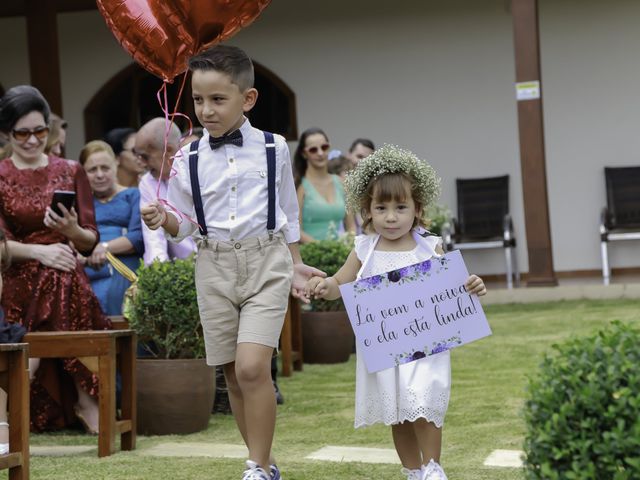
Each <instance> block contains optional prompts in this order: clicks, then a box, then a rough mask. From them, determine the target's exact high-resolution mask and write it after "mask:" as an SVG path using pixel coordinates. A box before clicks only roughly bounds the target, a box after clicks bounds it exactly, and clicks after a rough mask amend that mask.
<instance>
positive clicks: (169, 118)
mask: <svg viewBox="0 0 640 480" xmlns="http://www.w3.org/2000/svg"><path fill="white" fill-rule="evenodd" d="M186 78H187V74H186V73H185V74H184V77H183V80H182V86H181V87H180V91H179V93H178V98H177V99H176V104H175V107H174V110H173V112H172V113H169V98H168V93H167V85H168V82H167V81H166V80H165V81H163V82H162V86H161V87H160V89H159V90H158V93H157V95H156V97H157V99H158V103H159V105H160V109H161V110H162V112H163V113H164V120H165V131H164V141H163V149H162V158H163V159H164V158H165V156H166V155H167V148H168V145H169V134H170V133H171V126H172V125H173V124H174V123H175V122H174V119H175V117H184V118H186V119H187V121H188V122H189V135H191V132H192V131H193V129H192V126H193V124H192V122H191V119H190V118H189V117H188V116H187V115H185V114H183V113H179V112H178V105H179V103H180V97H181V96H182V92H183V89H184V85H185V81H186ZM184 138H185V137H184V136H181V137H180V140H182V139H184ZM182 156H183V155H182V149H180V148H179V149H178V151H177V152H176V154H175V155H173V156H171V159H172V165H171V172H170V173H169V178H168V179H167V181H168V180H169V179H171V178H173V177H175V176H176V175H177V173H178V172H177V170H176V169H175V168H174V167H173V162H174V161H175V160H177V159H179V158H181V157H182ZM164 166H165V162H164V160H163V161H162V164H161V165H160V177H159V178H160V179H162V174H163V171H164ZM161 181H162V180H160V181H159V182H158V187H157V188H156V198H157V200H158V203H160V204H161V205H163V206H165V207H166V208H168V209H169V210H171V211H172V212H174V213H175V214H176V215H177V217H178V224H181V223H182V221H183V220H187V221H189V222H191V223H193V224H194V225H196V226H197V227H198V228H200V224H199V223H198V222H196V221H195V220H193V219H192V218H191V217H189V216H188V215H185V214H184V213H183V212H181V211H180V210H178V209H177V208H176V207H174V206H173V205H171V203H169V202H168V201H167V199H165V198H160V182H161Z"/></svg>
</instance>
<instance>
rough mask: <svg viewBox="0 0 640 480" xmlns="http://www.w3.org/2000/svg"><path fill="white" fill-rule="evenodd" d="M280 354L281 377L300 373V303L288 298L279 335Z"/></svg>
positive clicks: (290, 297)
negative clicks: (296, 372) (295, 372)
mask: <svg viewBox="0 0 640 480" xmlns="http://www.w3.org/2000/svg"><path fill="white" fill-rule="evenodd" d="M280 352H281V354H282V376H283V377H290V376H291V374H292V368H291V367H292V366H293V370H296V371H302V360H303V356H302V327H301V324H300V302H299V300H297V299H295V298H293V297H292V296H289V308H288V309H287V313H286V315H285V317H284V324H283V325H282V333H281V334H280Z"/></svg>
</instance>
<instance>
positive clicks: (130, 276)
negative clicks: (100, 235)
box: [106, 252, 138, 283]
mask: <svg viewBox="0 0 640 480" xmlns="http://www.w3.org/2000/svg"><path fill="white" fill-rule="evenodd" d="M106 255H107V260H109V263H111V265H112V266H113V268H115V269H116V270H117V271H118V273H119V274H120V275H122V276H123V277H124V278H126V279H127V280H129V281H130V282H131V283H135V282H136V280H138V276H137V275H136V273H135V272H134V271H133V270H131V269H130V268H129V267H127V266H126V265H125V264H124V263H122V262H121V261H120V260H118V258H116V256H115V255H114V254H113V253H111V252H107V253H106Z"/></svg>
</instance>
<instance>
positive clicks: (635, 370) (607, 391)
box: [524, 322, 640, 480]
mask: <svg viewBox="0 0 640 480" xmlns="http://www.w3.org/2000/svg"><path fill="white" fill-rule="evenodd" d="M639 347H640V331H639V330H637V329H636V328H634V327H631V326H629V325H624V324H622V323H620V322H613V324H612V325H611V326H609V327H608V328H606V329H604V330H602V331H600V332H598V333H597V334H595V335H593V336H590V337H586V338H577V339H573V340H570V341H568V342H566V343H565V344H562V345H554V347H553V348H554V349H555V351H556V354H555V355H554V356H550V355H547V356H545V358H544V360H543V362H542V365H541V367H540V371H539V372H538V374H537V376H535V377H533V378H530V379H529V386H528V398H527V400H526V403H525V411H524V413H525V420H526V424H527V433H526V436H525V444H524V448H525V453H526V460H525V473H526V478H528V479H545V480H556V479H558V480H559V479H569V480H571V479H580V480H588V479H605V478H606V479H612V480H625V479H638V478H640V348H639Z"/></svg>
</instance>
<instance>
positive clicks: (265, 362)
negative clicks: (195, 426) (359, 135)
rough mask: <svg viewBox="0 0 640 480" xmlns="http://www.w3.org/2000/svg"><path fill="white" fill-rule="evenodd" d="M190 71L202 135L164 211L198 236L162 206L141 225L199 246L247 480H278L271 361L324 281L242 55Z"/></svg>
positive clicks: (181, 166) (217, 355)
mask: <svg viewBox="0 0 640 480" xmlns="http://www.w3.org/2000/svg"><path fill="white" fill-rule="evenodd" d="M189 69H190V70H191V72H192V78H191V86H192V92H193V101H194V106H195V112H196V116H197V117H198V120H199V121H200V123H201V124H202V126H203V127H204V128H205V130H206V132H205V134H204V136H203V138H202V139H201V140H200V142H199V143H196V142H194V143H192V144H191V146H189V147H185V148H184V149H183V150H182V156H181V157H180V158H176V161H175V162H174V165H173V166H174V168H175V170H176V175H175V177H173V178H171V180H170V181H169V189H168V193H167V202H168V204H169V205H170V206H171V207H173V208H175V209H176V210H177V211H179V212H182V213H183V214H185V215H187V216H189V217H191V218H194V217H195V218H197V219H198V227H196V225H195V224H194V223H193V222H191V221H189V220H186V219H182V218H179V214H177V213H176V212H175V211H174V210H173V209H172V208H167V209H165V208H164V206H163V205H162V203H160V202H154V203H151V204H149V205H147V206H146V207H144V208H142V209H141V213H142V218H143V220H144V222H145V223H146V224H147V225H148V226H149V228H151V229H157V228H160V227H162V228H164V230H165V232H166V235H167V236H168V237H169V238H170V239H171V240H173V241H179V240H181V239H182V238H185V237H186V236H187V235H190V234H194V236H196V237H197V238H198V244H199V248H198V257H197V261H196V288H197V291H198V306H199V309H200V318H201V322H202V327H203V331H204V335H205V344H206V350H207V363H208V364H209V365H223V369H224V373H225V378H226V381H227V386H228V390H229V400H230V403H231V409H232V411H233V415H234V417H235V420H236V423H237V425H238V429H239V430H240V433H241V434H242V438H243V439H244V441H245V443H246V445H247V447H248V449H249V460H247V462H246V464H247V469H246V470H245V471H244V475H243V477H242V478H243V480H276V479H278V480H279V479H280V478H281V477H280V472H279V471H278V469H277V467H276V466H275V464H273V462H272V461H271V458H270V455H271V444H272V441H273V433H274V429H275V412H276V404H275V396H274V394H273V385H272V383H271V376H270V363H271V357H272V353H273V349H274V348H275V347H277V344H278V338H279V336H280V331H281V329H282V324H283V321H284V314H285V312H286V308H287V303H288V296H289V290H291V293H292V294H293V295H294V296H295V297H298V298H303V290H304V286H305V281H306V280H307V279H308V278H310V277H311V276H312V275H313V274H315V273H316V272H318V271H317V270H316V269H314V268H311V267H308V266H306V265H304V264H303V263H302V260H301V258H300V252H299V249H298V243H297V242H298V240H299V238H300V227H299V224H298V203H297V199H296V191H295V185H294V181H293V175H292V170H291V160H290V158H289V150H288V148H287V144H286V143H285V140H284V138H282V137H280V136H275V138H274V137H273V136H271V137H268V135H269V134H266V133H264V132H261V131H260V130H257V129H255V128H253V127H252V126H251V124H250V123H249V121H248V120H247V119H246V118H245V117H244V113H245V112H248V111H249V110H251V108H252V107H253V106H254V105H255V103H256V99H257V97H258V91H257V90H256V89H255V88H253V65H252V63H251V60H250V59H249V57H248V56H247V55H246V54H245V53H244V52H243V51H242V50H240V49H238V48H236V47H231V46H225V45H218V46H215V47H213V48H211V49H210V50H207V51H205V52H203V53H201V54H198V55H196V56H195V57H193V58H191V59H190V61H189ZM274 157H275V158H274ZM196 162H197V163H196ZM192 166H194V168H192ZM194 173H197V175H195V174H194ZM192 185H193V187H192ZM276 190H277V192H276ZM196 230H199V235H197V234H196ZM292 273H293V278H292ZM319 273H320V275H324V274H323V273H322V272H319ZM303 300H304V299H303ZM267 472H269V473H267Z"/></svg>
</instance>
